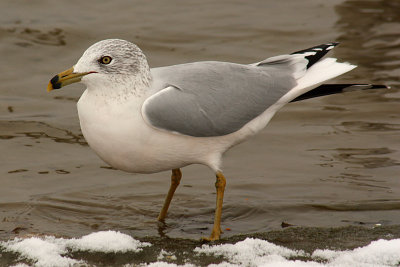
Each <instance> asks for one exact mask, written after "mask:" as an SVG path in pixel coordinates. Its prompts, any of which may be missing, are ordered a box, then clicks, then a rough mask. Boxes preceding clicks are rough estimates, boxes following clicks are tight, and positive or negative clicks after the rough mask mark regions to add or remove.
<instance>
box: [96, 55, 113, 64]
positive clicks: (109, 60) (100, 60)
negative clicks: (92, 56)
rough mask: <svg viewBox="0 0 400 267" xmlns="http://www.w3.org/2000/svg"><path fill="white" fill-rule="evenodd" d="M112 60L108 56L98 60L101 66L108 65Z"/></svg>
mask: <svg viewBox="0 0 400 267" xmlns="http://www.w3.org/2000/svg"><path fill="white" fill-rule="evenodd" d="M111 60H112V58H111V57H110V56H104V57H101V58H100V59H99V62H100V63H101V64H110V62H111Z"/></svg>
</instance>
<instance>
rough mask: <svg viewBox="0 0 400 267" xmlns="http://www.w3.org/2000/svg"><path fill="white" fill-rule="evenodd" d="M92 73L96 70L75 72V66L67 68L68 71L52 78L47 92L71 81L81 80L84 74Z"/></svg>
mask: <svg viewBox="0 0 400 267" xmlns="http://www.w3.org/2000/svg"><path fill="white" fill-rule="evenodd" d="M90 73H94V72H93V71H91V72H82V73H76V72H74V67H72V68H70V69H67V70H66V71H63V72H61V73H59V74H57V75H56V76H54V77H53V78H52V79H51V80H50V82H49V84H48V85H47V92H50V91H51V90H53V89H60V88H61V87H63V86H66V85H68V84H71V83H77V82H80V81H81V79H82V77H83V76H85V75H87V74H90Z"/></svg>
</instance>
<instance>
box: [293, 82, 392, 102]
mask: <svg viewBox="0 0 400 267" xmlns="http://www.w3.org/2000/svg"><path fill="white" fill-rule="evenodd" d="M371 89H390V86H387V85H378V84H354V83H353V84H322V85H320V86H318V87H317V88H315V89H312V90H311V91H308V92H306V93H304V94H302V95H301V96H298V97H297V98H295V99H293V100H292V101H291V102H296V101H300V100H305V99H310V98H314V97H319V96H326V95H333V94H339V93H345V92H352V91H359V90H371Z"/></svg>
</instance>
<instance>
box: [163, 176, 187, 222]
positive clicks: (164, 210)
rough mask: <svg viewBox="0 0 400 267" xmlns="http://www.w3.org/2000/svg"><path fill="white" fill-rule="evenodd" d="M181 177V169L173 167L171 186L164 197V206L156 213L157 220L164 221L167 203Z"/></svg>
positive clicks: (169, 201)
mask: <svg viewBox="0 0 400 267" xmlns="http://www.w3.org/2000/svg"><path fill="white" fill-rule="evenodd" d="M181 178H182V172H181V170H180V169H173V170H172V175H171V186H170V187H169V190H168V194H167V197H166V198H165V201H164V206H163V207H162V209H161V211H160V214H159V215H158V220H159V221H164V219H165V217H167V212H168V208H169V204H170V203H171V200H172V197H173V196H174V193H175V190H176V188H177V187H178V185H179V183H180V181H181Z"/></svg>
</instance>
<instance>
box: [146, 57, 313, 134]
mask: <svg viewBox="0 0 400 267" xmlns="http://www.w3.org/2000/svg"><path fill="white" fill-rule="evenodd" d="M275 58H276V59H275V60H272V59H274V58H271V60H268V59H267V60H265V61H262V62H260V63H258V64H253V65H241V64H234V63H225V62H196V63H189V64H181V65H175V66H169V67H162V68H155V69H152V70H151V72H152V76H153V88H152V90H159V91H158V92H157V93H155V94H154V95H152V96H151V97H150V98H148V99H147V100H146V101H145V103H144V105H143V108H142V113H143V115H144V117H145V118H146V119H147V121H148V122H149V123H150V124H151V125H153V126H154V127H156V128H161V129H164V130H168V131H173V132H178V133H181V134H184V135H189V136H195V137H210V136H222V135H226V134H230V133H233V132H235V131H237V130H239V129H240V128H242V127H243V126H244V125H245V124H246V123H248V122H249V121H251V120H252V119H254V118H256V117H257V116H258V115H260V114H261V113H263V112H264V111H265V110H266V109H267V108H268V107H270V106H271V105H273V104H274V103H275V102H276V101H277V100H278V99H279V98H281V97H282V96H283V95H284V94H286V93H287V92H288V91H290V90H291V89H292V88H293V87H294V86H295V85H296V80H295V78H294V77H295V76H296V75H295V74H296V73H297V74H298V72H299V68H298V67H295V65H298V64H299V60H296V61H297V62H293V58H295V59H296V57H293V56H289V55H287V56H285V57H284V58H282V56H280V57H275ZM297 59H298V57H297ZM300 63H301V64H302V65H304V68H303V69H305V66H306V65H307V61H306V60H302V61H301V62H300ZM300 69H301V68H300Z"/></svg>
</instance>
